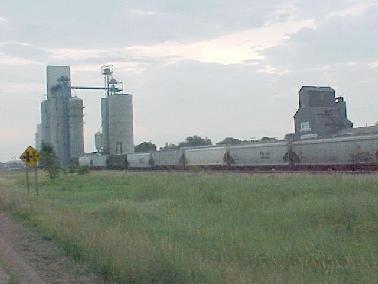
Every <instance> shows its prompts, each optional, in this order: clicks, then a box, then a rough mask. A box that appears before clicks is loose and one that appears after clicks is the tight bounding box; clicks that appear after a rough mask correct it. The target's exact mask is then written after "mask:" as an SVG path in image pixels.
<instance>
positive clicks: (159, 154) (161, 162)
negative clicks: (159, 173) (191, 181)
mask: <svg viewBox="0 0 378 284" xmlns="http://www.w3.org/2000/svg"><path fill="white" fill-rule="evenodd" d="M151 159H152V161H153V167H154V168H155V169H161V170H165V169H185V166H186V160H185V154H184V149H178V150H169V151H156V152H152V153H151Z"/></svg>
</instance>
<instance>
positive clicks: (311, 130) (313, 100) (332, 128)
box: [294, 86, 353, 139]
mask: <svg viewBox="0 0 378 284" xmlns="http://www.w3.org/2000/svg"><path fill="white" fill-rule="evenodd" d="M294 121H295V136H296V138H297V139H300V138H315V137H327V136H330V135H334V134H336V133H338V132H339V131H342V130H344V129H350V128H352V127H353V123H352V122H351V121H350V120H349V119H348V117H347V110H346V103H345V101H344V98H343V97H336V94H335V90H334V89H332V88H331V87H315V86H303V87H302V88H301V89H300V90H299V109H298V111H297V112H296V114H295V116H294Z"/></svg>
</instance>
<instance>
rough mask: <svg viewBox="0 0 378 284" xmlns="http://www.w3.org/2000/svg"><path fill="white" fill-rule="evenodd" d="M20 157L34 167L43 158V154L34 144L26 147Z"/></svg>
mask: <svg viewBox="0 0 378 284" xmlns="http://www.w3.org/2000/svg"><path fill="white" fill-rule="evenodd" d="M20 159H21V160H23V161H24V163H25V164H26V165H27V166H28V167H30V168H32V167H36V166H37V164H38V161H39V160H40V159H41V155H40V154H39V153H38V151H37V150H36V149H34V148H33V147H32V146H29V147H28V148H26V150H25V152H24V153H22V155H21V156H20Z"/></svg>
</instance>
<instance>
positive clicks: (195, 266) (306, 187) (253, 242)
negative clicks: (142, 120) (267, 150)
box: [0, 171, 378, 283]
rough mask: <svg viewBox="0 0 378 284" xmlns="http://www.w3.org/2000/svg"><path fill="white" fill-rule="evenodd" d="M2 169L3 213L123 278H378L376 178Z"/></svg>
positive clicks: (121, 280)
mask: <svg viewBox="0 0 378 284" xmlns="http://www.w3.org/2000/svg"><path fill="white" fill-rule="evenodd" d="M40 180H41V185H40V195H39V197H38V198H37V197H36V196H33V198H32V209H30V207H29V206H28V202H27V201H28V200H27V196H26V194H25V188H24V182H25V181H24V174H15V173H1V174H0V210H6V211H8V212H10V213H11V214H13V215H14V216H17V217H18V218H20V219H22V220H23V221H24V222H26V223H28V224H30V225H32V226H34V227H36V228H37V229H38V230H39V231H40V232H41V234H42V236H43V237H44V238H48V239H52V240H54V241H56V242H57V243H58V244H59V245H60V246H62V247H63V248H64V249H65V250H66V251H67V253H68V254H70V255H72V256H74V257H75V258H76V259H77V260H79V261H83V262H86V263H88V264H89V265H90V266H91V268H92V269H93V270H94V271H96V272H97V273H99V274H101V275H102V276H104V277H105V278H107V279H109V280H112V281H115V282H119V283H130V282H132V283H151V282H159V283H178V282H180V283H250V282H286V283H292V282H318V283H319V282H339V283H349V282H367V283H372V282H375V281H376V279H378V269H377V268H378V242H377V236H378V222H377V220H378V175H358V176H353V175H341V174H322V175H310V174H292V175H285V174H283V175H252V176H250V175H238V174H220V173H217V174H208V173H203V172H196V173H127V172H106V171H102V172H91V173H89V174H87V175H77V174H65V175H61V176H60V177H57V178H55V179H52V180H51V179H49V178H48V177H47V176H41V178H40Z"/></svg>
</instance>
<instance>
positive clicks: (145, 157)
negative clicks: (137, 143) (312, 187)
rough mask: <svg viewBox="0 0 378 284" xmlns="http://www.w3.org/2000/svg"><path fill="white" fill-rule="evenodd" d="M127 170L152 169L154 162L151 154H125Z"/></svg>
mask: <svg viewBox="0 0 378 284" xmlns="http://www.w3.org/2000/svg"><path fill="white" fill-rule="evenodd" d="M127 167H128V169H131V170H132V169H136V170H143V169H153V168H154V161H153V159H152V154H151V153H130V154H127Z"/></svg>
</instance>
